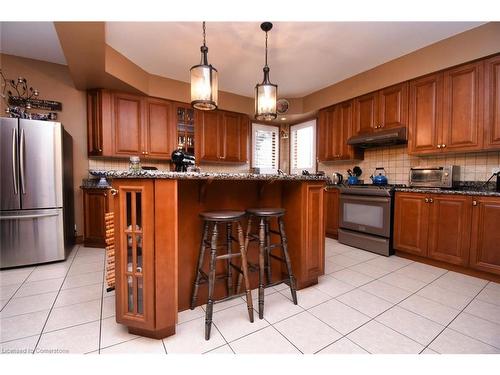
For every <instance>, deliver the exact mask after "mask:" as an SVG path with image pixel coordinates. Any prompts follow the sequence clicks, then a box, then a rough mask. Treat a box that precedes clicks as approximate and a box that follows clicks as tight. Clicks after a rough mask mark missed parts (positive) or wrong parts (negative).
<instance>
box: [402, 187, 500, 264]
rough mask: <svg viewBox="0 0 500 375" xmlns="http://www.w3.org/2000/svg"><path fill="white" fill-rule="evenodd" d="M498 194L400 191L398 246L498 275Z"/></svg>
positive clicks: (425, 255)
mask: <svg viewBox="0 0 500 375" xmlns="http://www.w3.org/2000/svg"><path fill="white" fill-rule="evenodd" d="M499 222H500V197H483V196H465V195H451V194H422V193H411V192H410V193H403V192H397V193H396V199H395V212H394V248H395V249H396V250H399V251H403V252H406V253H410V254H415V255H419V256H421V257H426V258H430V259H434V260H438V261H442V262H446V263H449V264H454V265H458V266H462V267H470V268H474V269H477V270H480V271H485V272H490V273H496V274H500V245H499V244H500V231H499V230H498V223H499Z"/></svg>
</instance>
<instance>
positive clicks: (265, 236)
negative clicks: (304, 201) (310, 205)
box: [236, 207, 297, 319]
mask: <svg viewBox="0 0 500 375" xmlns="http://www.w3.org/2000/svg"><path fill="white" fill-rule="evenodd" d="M285 212H286V210H285V209H284V208H260V207H259V208H249V209H247V210H246V213H247V214H248V224H247V233H246V238H245V253H246V252H247V251H248V244H249V242H250V241H257V240H258V241H259V264H258V266H257V265H255V264H249V265H248V268H249V269H250V270H251V271H257V270H258V272H259V318H260V319H263V318H264V288H268V287H271V286H274V285H278V284H281V283H283V282H285V283H287V284H288V285H289V287H290V293H291V295H292V300H293V303H294V304H295V305H296V304H297V288H296V282H295V277H294V276H293V273H292V263H291V261H290V255H289V254H288V241H287V238H286V234H285V223H284V221H283V216H285ZM254 219H257V222H258V226H259V232H258V235H256V234H253V233H252V221H253V220H254ZM271 219H277V222H278V230H272V229H271ZM271 234H275V235H278V236H279V237H280V242H279V243H271ZM276 248H281V251H282V255H283V256H282V257H280V256H277V255H275V254H273V253H272V250H273V249H276ZM271 258H272V259H275V260H278V261H280V262H281V263H283V264H285V266H286V271H287V276H286V278H285V279H282V280H279V281H275V282H272V280H271V276H272V275H271ZM242 260H243V259H242ZM264 277H265V278H266V282H264ZM240 285H241V276H240V277H239V278H238V284H237V286H236V290H237V291H239V289H240Z"/></svg>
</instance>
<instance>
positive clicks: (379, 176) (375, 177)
mask: <svg viewBox="0 0 500 375" xmlns="http://www.w3.org/2000/svg"><path fill="white" fill-rule="evenodd" d="M370 178H371V180H372V183H373V184H374V185H387V182H388V181H387V176H386V175H385V169H384V168H383V167H377V168H375V172H373V174H372V175H371V176H370Z"/></svg>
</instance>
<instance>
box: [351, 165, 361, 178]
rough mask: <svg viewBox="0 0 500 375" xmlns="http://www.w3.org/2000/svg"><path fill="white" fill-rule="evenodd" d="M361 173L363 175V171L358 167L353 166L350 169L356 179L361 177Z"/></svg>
mask: <svg viewBox="0 0 500 375" xmlns="http://www.w3.org/2000/svg"><path fill="white" fill-rule="evenodd" d="M361 173H363V171H362V170H361V168H360V167H358V166H355V167H354V168H353V169H352V174H353V175H355V176H356V177H359V176H361Z"/></svg>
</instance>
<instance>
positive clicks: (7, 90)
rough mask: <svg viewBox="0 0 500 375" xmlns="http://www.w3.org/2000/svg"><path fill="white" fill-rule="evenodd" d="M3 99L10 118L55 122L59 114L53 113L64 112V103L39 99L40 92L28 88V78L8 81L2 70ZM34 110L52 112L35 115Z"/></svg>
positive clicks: (0, 74)
mask: <svg viewBox="0 0 500 375" xmlns="http://www.w3.org/2000/svg"><path fill="white" fill-rule="evenodd" d="M0 79H1V94H0V95H1V97H2V99H3V100H4V101H5V103H6V107H7V108H6V109H5V113H6V114H7V115H9V117H15V118H25V119H32V120H45V121H54V120H56V119H57V114H56V113H55V112H52V111H62V103H61V102H56V101H54V100H45V99H39V98H38V96H39V95H40V92H39V91H38V90H37V89H33V87H31V86H30V87H28V81H27V80H26V78H23V77H19V78H17V79H16V80H14V79H7V78H6V77H5V76H4V74H3V72H2V70H1V69H0ZM32 109H41V110H46V111H51V112H48V113H33V112H31V110H32Z"/></svg>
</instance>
